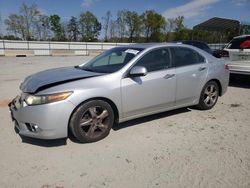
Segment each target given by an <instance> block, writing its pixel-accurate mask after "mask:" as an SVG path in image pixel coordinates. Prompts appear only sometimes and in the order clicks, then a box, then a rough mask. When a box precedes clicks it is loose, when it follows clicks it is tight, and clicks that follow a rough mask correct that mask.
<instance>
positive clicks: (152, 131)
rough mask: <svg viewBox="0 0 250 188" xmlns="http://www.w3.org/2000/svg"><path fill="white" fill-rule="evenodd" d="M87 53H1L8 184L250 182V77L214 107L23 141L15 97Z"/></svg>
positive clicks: (2, 145)
mask: <svg viewBox="0 0 250 188" xmlns="http://www.w3.org/2000/svg"><path fill="white" fill-rule="evenodd" d="M86 58H87V57H32V58H6V57H0V70H1V72H0V120H1V122H0V138H1V139H0V149H1V155H0V177H1V178H0V187H4V188H7V187H11V188H12V187H31V188H34V187H38V188H40V187H42V188H55V187H57V188H62V187H64V188H66V187H77V188H78V187H114V188H117V187H131V188H132V187H142V188H145V187H149V188H151V187H164V188H165V187H206V188H207V187H211V188H215V187H225V188H230V187H232V188H235V187H245V188H249V187H250V136H249V135H250V89H249V88H250V79H249V77H241V78H237V77H234V78H233V79H232V80H231V84H230V87H229V89H228V92H227V93H226V94H225V95H224V96H223V97H221V98H219V101H218V104H217V105H216V106H215V108H213V109H212V110H210V111H198V110H195V109H189V108H183V109H180V110H175V111H171V112H166V113H161V114H157V115H153V116H149V117H146V118H141V119H137V120H133V121H129V122H127V123H123V124H121V125H119V126H117V127H116V128H114V129H113V130H112V131H111V133H110V135H109V136H108V137H107V138H106V139H104V140H102V141H100V142H97V143H93V144H79V143H77V142H75V141H74V140H73V139H67V140H65V139H61V140H54V141H41V140H35V139H29V138H23V139H22V138H20V137H19V136H18V135H17V134H16V133H15V132H14V129H13V126H14V125H13V123H12V122H11V120H10V116H9V112H8V108H7V107H6V104H7V102H8V101H9V100H10V99H11V98H13V97H15V96H16V95H17V94H19V92H20V91H19V89H18V87H19V84H20V82H21V80H22V79H24V78H25V77H26V76H27V75H29V74H31V73H34V72H37V71H40V70H44V69H48V68H52V67H59V66H69V65H76V64H79V63H80V62H83V60H84V59H86Z"/></svg>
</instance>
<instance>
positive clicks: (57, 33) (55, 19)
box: [49, 14, 66, 41]
mask: <svg viewBox="0 0 250 188" xmlns="http://www.w3.org/2000/svg"><path fill="white" fill-rule="evenodd" d="M49 20H50V26H51V30H52V31H53V32H54V38H53V40H58V41H64V40H66V37H65V31H64V28H63V26H62V24H61V22H60V20H61V18H60V16H58V15H56V14H55V15H51V16H50V17H49Z"/></svg>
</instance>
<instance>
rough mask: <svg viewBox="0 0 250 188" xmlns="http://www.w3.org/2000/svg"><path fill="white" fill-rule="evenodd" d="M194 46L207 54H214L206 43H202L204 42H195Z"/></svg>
mask: <svg viewBox="0 0 250 188" xmlns="http://www.w3.org/2000/svg"><path fill="white" fill-rule="evenodd" d="M193 45H194V46H195V47H197V48H200V49H202V50H204V51H206V52H207V53H210V54H212V50H211V49H210V48H209V46H208V45H207V44H205V43H202V42H194V43H193Z"/></svg>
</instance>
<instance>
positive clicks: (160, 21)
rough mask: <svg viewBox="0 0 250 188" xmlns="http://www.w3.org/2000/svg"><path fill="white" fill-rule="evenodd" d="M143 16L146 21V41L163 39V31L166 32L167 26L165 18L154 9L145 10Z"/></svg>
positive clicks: (144, 21)
mask: <svg viewBox="0 0 250 188" xmlns="http://www.w3.org/2000/svg"><path fill="white" fill-rule="evenodd" d="M141 18H142V21H143V23H144V30H145V36H146V41H147V42H149V41H151V42H152V41H154V42H160V41H163V40H164V39H163V38H162V33H163V32H164V30H165V26H166V20H165V18H164V17H163V16H162V15H160V14H158V13H157V12H155V11H154V10H147V11H145V12H144V13H143V14H142V16H141Z"/></svg>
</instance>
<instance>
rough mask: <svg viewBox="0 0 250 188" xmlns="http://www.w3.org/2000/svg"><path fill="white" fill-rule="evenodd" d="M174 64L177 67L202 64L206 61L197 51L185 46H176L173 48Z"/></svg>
mask: <svg viewBox="0 0 250 188" xmlns="http://www.w3.org/2000/svg"><path fill="white" fill-rule="evenodd" d="M171 53H172V59H173V64H174V65H175V66H176V67H181V66H187V65H194V64H200V63H204V62H205V58H204V57H203V56H201V55H200V54H198V53H197V52H196V51H194V50H192V49H189V48H184V47H175V48H171Z"/></svg>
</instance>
